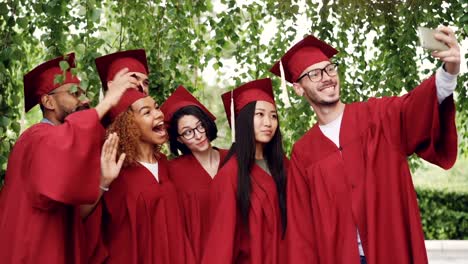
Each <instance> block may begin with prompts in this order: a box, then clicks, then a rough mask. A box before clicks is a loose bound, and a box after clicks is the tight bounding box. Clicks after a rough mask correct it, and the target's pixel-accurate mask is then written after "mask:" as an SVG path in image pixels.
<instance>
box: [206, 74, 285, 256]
mask: <svg viewBox="0 0 468 264" xmlns="http://www.w3.org/2000/svg"><path fill="white" fill-rule="evenodd" d="M222 98H223V103H224V108H225V110H226V113H227V116H228V120H233V119H231V118H229V117H231V115H234V116H235V125H234V124H232V125H231V126H233V127H235V143H234V144H233V145H232V147H231V149H230V151H229V153H228V155H227V157H226V159H225V160H224V161H223V163H224V165H223V167H222V168H221V170H220V171H219V172H218V175H217V176H216V179H215V180H214V182H213V185H212V189H211V195H210V218H211V221H212V224H211V225H210V228H211V230H210V231H209V233H208V238H207V242H206V246H205V247H204V253H203V259H202V263H203V264H214V263H226V264H228V263H253V264H276V263H284V262H283V261H282V260H283V259H284V250H283V248H285V247H284V245H283V243H282V237H283V235H284V232H285V230H286V201H285V186H286V171H287V168H286V167H287V159H286V158H285V156H284V152H283V147H282V140H281V132H280V129H279V120H278V114H277V111H276V105H275V101H274V97H273V90H272V85H271V80H270V79H261V80H255V81H252V82H249V83H246V84H244V85H242V86H240V87H238V88H236V89H235V90H233V91H232V92H228V93H225V94H223V96H222ZM231 98H232V99H231ZM232 103H233V104H234V105H232Z"/></svg>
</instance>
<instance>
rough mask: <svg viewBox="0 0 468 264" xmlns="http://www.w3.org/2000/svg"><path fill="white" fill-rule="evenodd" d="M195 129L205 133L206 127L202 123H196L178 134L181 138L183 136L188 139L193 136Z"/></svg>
mask: <svg viewBox="0 0 468 264" xmlns="http://www.w3.org/2000/svg"><path fill="white" fill-rule="evenodd" d="M195 130H196V131H198V133H205V132H206V129H205V127H204V126H203V124H202V123H198V125H197V126H196V127H195V128H189V129H187V130H185V131H184V132H182V134H179V136H181V137H183V138H185V139H187V140H190V139H192V138H194V137H195Z"/></svg>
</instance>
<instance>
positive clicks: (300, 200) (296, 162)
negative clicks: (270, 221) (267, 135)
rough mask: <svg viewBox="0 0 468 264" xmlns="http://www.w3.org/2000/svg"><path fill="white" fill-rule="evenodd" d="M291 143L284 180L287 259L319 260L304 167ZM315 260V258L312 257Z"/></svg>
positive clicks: (294, 260)
mask: <svg viewBox="0 0 468 264" xmlns="http://www.w3.org/2000/svg"><path fill="white" fill-rule="evenodd" d="M296 148H297V147H296V146H294V148H293V151H292V154H291V161H290V162H289V170H288V180H287V185H286V186H287V191H286V194H287V207H286V208H287V215H288V221H287V223H288V226H287V229H286V244H287V255H288V261H287V263H304V262H305V261H307V262H308V263H318V259H317V256H316V253H317V252H316V247H315V240H314V239H315V237H316V236H315V235H314V226H313V222H312V217H313V214H312V204H311V195H310V191H309V185H308V182H307V180H306V174H305V167H306V164H303V163H302V162H301V161H300V159H299V157H298V155H297V153H296ZM314 260H316V261H314Z"/></svg>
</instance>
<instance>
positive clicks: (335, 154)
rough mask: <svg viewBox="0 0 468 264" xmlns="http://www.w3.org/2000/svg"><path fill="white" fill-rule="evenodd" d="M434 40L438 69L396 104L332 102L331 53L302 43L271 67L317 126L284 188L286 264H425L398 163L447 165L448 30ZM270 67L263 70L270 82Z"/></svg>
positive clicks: (413, 205)
mask: <svg viewBox="0 0 468 264" xmlns="http://www.w3.org/2000/svg"><path fill="white" fill-rule="evenodd" d="M439 30H440V32H441V33H438V34H436V35H435V38H436V39H438V40H440V41H442V42H444V43H445V44H446V45H447V46H448V47H449V49H448V50H446V51H434V52H433V53H432V56H433V57H435V58H437V59H439V60H441V61H442V62H443V63H444V64H443V66H442V67H440V68H439V69H438V70H437V71H436V73H435V74H434V75H433V76H431V77H430V78H429V79H427V80H425V81H423V82H422V83H421V84H420V85H419V86H418V87H416V88H414V89H413V90H412V91H411V92H409V93H408V94H406V95H403V96H401V97H396V96H395V97H387V98H371V99H370V100H368V101H367V102H357V103H350V104H344V103H343V102H341V100H340V84H339V78H338V65H337V64H335V63H332V62H331V61H330V58H332V57H333V56H334V55H335V54H336V53H337V52H338V51H337V50H335V49H334V48H333V47H331V46H329V45H328V44H326V43H324V42H323V41H321V40H319V39H317V38H315V37H313V36H308V37H306V38H305V39H304V40H302V41H300V42H299V43H297V44H296V45H294V46H293V47H292V48H291V49H289V50H288V51H287V52H286V54H285V55H284V56H283V57H282V58H281V63H282V65H284V78H285V79H286V80H287V81H288V82H290V83H292V84H293V87H294V90H295V92H296V93H297V94H298V95H299V96H304V97H305V99H306V100H307V101H308V102H309V104H310V105H311V107H312V108H313V109H314V111H315V113H316V115H317V120H318V123H317V124H315V125H314V126H313V127H312V128H311V129H310V130H309V131H307V133H306V134H305V135H304V136H303V137H302V138H301V139H299V141H298V142H296V143H295V145H294V147H293V151H292V154H291V165H290V171H289V174H288V184H287V188H288V189H287V208H288V227H287V231H286V239H287V243H288V263H295V264H297V263H320V264H336V263H351V264H353V263H354V264H358V263H366V261H367V263H371V264H374V263H378V264H394V263H399V264H409V263H413V264H420V263H427V256H426V250H425V246H424V234H423V230H422V227H421V220H420V215H419V208H418V204H417V199H416V192H415V190H414V187H413V183H412V180H411V174H410V169H409V165H408V161H407V157H408V156H409V155H411V154H413V153H416V154H418V155H419V156H420V157H422V158H423V159H425V160H427V161H429V162H431V163H434V164H436V165H438V166H440V167H442V168H445V169H448V168H450V167H451V166H452V165H453V164H454V162H455V160H456V156H457V134H456V128H455V106H454V102H453V96H452V93H453V91H454V89H455V87H456V76H457V74H458V73H459V71H460V48H459V46H458V43H457V40H456V38H455V35H454V33H453V31H452V30H451V29H449V28H448V27H441V28H440V29H439ZM280 67H281V66H280V62H277V63H276V64H275V65H274V66H273V68H272V69H271V71H272V72H273V73H274V74H276V75H278V76H280V75H281V74H280V72H281V69H280Z"/></svg>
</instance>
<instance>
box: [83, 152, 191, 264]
mask: <svg viewBox="0 0 468 264" xmlns="http://www.w3.org/2000/svg"><path fill="white" fill-rule="evenodd" d="M161 156H162V157H161V158H160V159H159V161H158V163H159V175H158V176H159V183H158V182H157V181H156V179H155V178H154V176H153V174H152V173H151V172H150V171H148V170H147V169H146V168H145V167H143V166H141V165H137V166H132V167H127V168H124V169H123V170H122V171H121V173H120V175H119V177H118V178H117V179H116V180H114V182H113V183H112V184H111V186H110V190H109V191H108V192H107V193H105V194H104V196H103V199H104V204H103V207H104V208H105V209H104V212H103V218H102V221H103V223H102V226H103V241H104V245H105V247H106V249H107V251H108V258H107V261H106V263H125V264H132V263H133V264H142V263H153V264H156V263H158V264H159V263H180V264H192V263H195V260H194V257H193V252H192V250H191V247H190V243H189V241H188V239H187V236H186V234H185V230H184V223H183V219H182V215H181V208H180V205H179V202H178V199H177V193H176V189H175V187H174V185H173V184H172V183H171V182H170V181H169V179H168V171H167V159H166V157H165V156H163V155H162V154H161ZM96 212H97V213H98V214H97V216H99V214H100V213H99V211H98V210H96V211H95V212H93V214H92V215H91V217H94V216H95V215H94V213H96ZM89 220H90V221H92V220H93V219H89Z"/></svg>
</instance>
